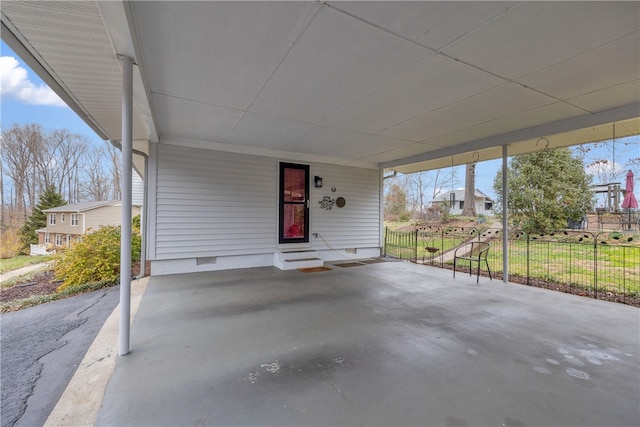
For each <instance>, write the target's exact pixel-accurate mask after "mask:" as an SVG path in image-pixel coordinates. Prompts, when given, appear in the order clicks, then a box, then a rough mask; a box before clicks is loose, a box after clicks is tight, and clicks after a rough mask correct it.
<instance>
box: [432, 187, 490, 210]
mask: <svg viewBox="0 0 640 427" xmlns="http://www.w3.org/2000/svg"><path fill="white" fill-rule="evenodd" d="M442 203H447V204H448V206H449V213H451V214H453V215H461V214H462V210H463V209H464V205H465V203H466V200H465V195H464V188H457V189H455V190H451V191H447V192H444V193H441V194H439V195H438V196H437V197H436V198H435V199H434V200H433V201H432V202H431V205H432V206H438V205H441V204H442ZM473 203H474V205H475V207H476V214H477V215H480V214H482V215H488V216H492V215H493V200H492V199H491V197H489V196H487V195H486V194H484V193H483V192H482V191H480V190H478V189H477V188H476V190H475V193H474V195H473Z"/></svg>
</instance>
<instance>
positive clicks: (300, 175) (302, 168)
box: [279, 163, 309, 243]
mask: <svg viewBox="0 0 640 427" xmlns="http://www.w3.org/2000/svg"><path fill="white" fill-rule="evenodd" d="M279 236H280V237H279V242H280V243H305V242H308V241H309V166H308V165H298V164H294V163H280V227H279Z"/></svg>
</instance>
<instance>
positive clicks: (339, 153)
mask: <svg viewBox="0 0 640 427" xmlns="http://www.w3.org/2000/svg"><path fill="white" fill-rule="evenodd" d="M412 144H413V142H410V141H404V140H401V139H393V138H389V137H386V136H378V135H368V136H366V137H364V138H362V139H360V140H358V141H356V142H353V143H351V144H349V145H342V146H340V147H336V148H333V149H332V150H331V151H330V152H329V153H325V155H330V156H332V157H344V158H347V159H350V160H361V159H363V158H365V157H369V156H371V155H375V154H379V153H385V152H388V151H390V150H395V149H398V148H402V147H406V146H408V145H412Z"/></svg>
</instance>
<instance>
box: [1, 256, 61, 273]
mask: <svg viewBox="0 0 640 427" xmlns="http://www.w3.org/2000/svg"><path fill="white" fill-rule="evenodd" d="M50 259H51V256H50V255H38V256H27V255H19V256H16V257H13V258H7V259H0V273H6V272H7V271H12V270H17V269H18V268H22V267H26V266H28V265H31V264H40V263H42V262H45V261H48V260H50Z"/></svg>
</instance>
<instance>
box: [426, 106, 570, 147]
mask: <svg viewBox="0 0 640 427" xmlns="http://www.w3.org/2000/svg"><path fill="white" fill-rule="evenodd" d="M581 114H582V111H581V110H578V109H577V108H572V107H570V106H568V105H566V104H562V103H555V104H550V105H545V106H543V107H540V108H535V109H532V110H527V111H525V112H522V113H514V114H512V115H509V116H506V117H502V118H500V119H496V120H491V121H488V122H485V123H481V124H478V125H475V126H470V127H467V128H464V129H462V128H461V129H460V130H458V131H455V132H452V133H448V134H445V135H442V136H439V137H436V138H433V139H429V140H427V141H426V142H428V143H430V144H434V145H440V146H451V145H454V144H460V143H463V142H464V141H469V140H472V141H473V140H477V139H483V138H488V137H491V136H492V135H495V132H496V130H497V129H500V130H501V131H502V132H505V133H509V132H515V131H517V130H519V129H526V128H533V127H536V126H539V125H541V124H544V123H549V122H554V121H561V120H565V119H570V118H573V117H578V116H580V115H581Z"/></svg>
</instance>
